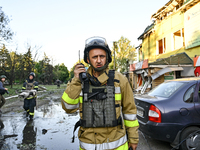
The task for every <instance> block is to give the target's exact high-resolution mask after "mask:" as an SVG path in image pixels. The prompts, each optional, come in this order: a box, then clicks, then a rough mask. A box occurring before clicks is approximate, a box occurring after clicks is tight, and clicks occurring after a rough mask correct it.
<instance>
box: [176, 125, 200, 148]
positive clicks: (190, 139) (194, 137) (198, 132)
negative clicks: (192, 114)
mask: <svg viewBox="0 0 200 150" xmlns="http://www.w3.org/2000/svg"><path fill="white" fill-rule="evenodd" d="M180 139H181V140H180V142H182V144H181V145H180V150H199V149H200V142H199V141H200V128H198V127H189V128H186V129H185V130H183V132H182V133H181V138H180Z"/></svg>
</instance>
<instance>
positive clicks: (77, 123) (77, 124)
mask: <svg viewBox="0 0 200 150" xmlns="http://www.w3.org/2000/svg"><path fill="white" fill-rule="evenodd" d="M80 126H81V121H80V120H79V121H78V122H76V124H75V126H74V131H73V137H72V143H74V138H75V135H74V132H75V131H76V129H77V128H78V127H80Z"/></svg>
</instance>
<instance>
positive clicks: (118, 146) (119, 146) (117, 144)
mask: <svg viewBox="0 0 200 150" xmlns="http://www.w3.org/2000/svg"><path fill="white" fill-rule="evenodd" d="M81 147H82V148H83V149H85V150H107V149H115V150H128V143H127V137H126V135H125V136H123V137H121V138H120V139H119V140H116V141H113V142H108V143H102V144H89V143H84V142H82V141H80V150H83V149H82V148H81Z"/></svg>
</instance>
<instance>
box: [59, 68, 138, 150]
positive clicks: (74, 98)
mask: <svg viewBox="0 0 200 150" xmlns="http://www.w3.org/2000/svg"><path fill="white" fill-rule="evenodd" d="M87 72H88V73H89V74H90V75H92V68H91V67H90V68H89V69H88V71H87ZM108 72H109V69H107V70H106V73H103V74H101V75H100V76H99V77H98V78H97V79H98V80H99V81H100V82H101V84H102V85H106V83H107V80H108V78H109V77H108ZM114 79H115V80H116V81H118V82H114V86H115V105H116V106H119V107H115V109H116V118H119V117H120V115H121V116H122V118H123V122H124V123H123V125H117V126H114V127H82V126H81V127H80V128H79V132H78V137H79V140H80V149H81V150H104V149H105V150H106V149H109V150H112V149H113V150H114V149H115V150H127V149H128V144H127V142H129V143H135V144H137V143H138V141H139V138H138V131H137V130H138V127H139V124H138V121H137V119H136V106H135V103H134V98H133V92H132V89H131V87H130V84H129V82H128V80H127V78H126V77H125V76H123V75H122V74H121V73H119V72H116V71H115V77H114ZM81 90H82V87H81V82H80V80H79V79H78V78H76V77H74V78H73V79H72V81H71V82H69V83H68V84H67V88H66V90H65V92H64V93H63V95H62V101H61V102H62V108H63V109H64V110H65V111H66V112H67V113H73V112H76V111H77V110H79V112H80V119H83V114H82V111H83V108H82V106H83V95H82V92H81ZM126 132H127V134H128V139H127V135H126Z"/></svg>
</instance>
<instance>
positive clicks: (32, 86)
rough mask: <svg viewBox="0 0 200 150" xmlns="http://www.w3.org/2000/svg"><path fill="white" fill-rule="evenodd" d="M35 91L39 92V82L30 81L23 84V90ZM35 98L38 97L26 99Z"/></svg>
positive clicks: (32, 96)
mask: <svg viewBox="0 0 200 150" xmlns="http://www.w3.org/2000/svg"><path fill="white" fill-rule="evenodd" d="M33 89H34V90H37V91H38V82H36V81H33V80H29V79H28V80H26V81H25V82H24V84H23V87H22V90H33ZM35 97H37V95H30V96H29V97H28V98H26V99H32V98H35Z"/></svg>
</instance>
